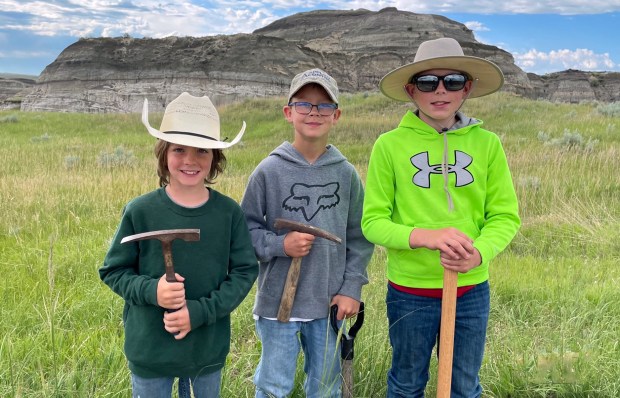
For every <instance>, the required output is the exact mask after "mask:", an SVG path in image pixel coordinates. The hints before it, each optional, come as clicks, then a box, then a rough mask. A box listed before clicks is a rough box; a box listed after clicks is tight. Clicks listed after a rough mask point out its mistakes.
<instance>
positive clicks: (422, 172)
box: [410, 151, 474, 188]
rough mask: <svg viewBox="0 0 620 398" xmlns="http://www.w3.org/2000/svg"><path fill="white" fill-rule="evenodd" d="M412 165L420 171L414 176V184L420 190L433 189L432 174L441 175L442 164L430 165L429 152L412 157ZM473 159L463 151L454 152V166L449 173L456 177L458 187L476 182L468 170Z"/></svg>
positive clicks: (450, 167)
mask: <svg viewBox="0 0 620 398" xmlns="http://www.w3.org/2000/svg"><path fill="white" fill-rule="evenodd" d="M410 160H411V164H412V165H413V166H414V167H415V168H417V169H418V170H419V171H418V172H417V173H415V174H414V175H413V183H414V184H415V185H417V186H418V187H420V188H430V187H431V178H430V177H431V174H441V164H433V165H430V164H428V152H422V153H418V154H417V155H415V156H412V157H411V159H410ZM472 161H473V158H472V157H471V156H469V155H468V154H466V153H465V152H461V151H454V164H449V165H447V166H448V173H454V174H455V175H456V186H457V187H463V186H465V185H468V184H471V183H472V182H473V181H474V176H472V175H471V173H470V172H469V171H468V170H467V166H469V165H470V164H471V162H472Z"/></svg>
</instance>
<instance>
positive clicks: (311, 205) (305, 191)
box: [282, 182, 340, 221]
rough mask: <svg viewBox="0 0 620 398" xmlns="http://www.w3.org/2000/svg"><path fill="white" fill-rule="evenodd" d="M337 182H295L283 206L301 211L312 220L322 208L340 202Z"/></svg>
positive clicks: (306, 217) (327, 207) (307, 219)
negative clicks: (312, 183) (314, 183)
mask: <svg viewBox="0 0 620 398" xmlns="http://www.w3.org/2000/svg"><path fill="white" fill-rule="evenodd" d="M339 188H340V185H339V184H338V183H337V182H331V183H329V184H326V185H306V184H293V186H292V187H291V195H290V196H289V197H287V198H286V199H284V202H282V207H283V208H285V209H286V210H289V211H301V212H302V213H303V215H304V218H305V219H306V221H310V220H312V219H313V218H314V216H316V214H317V213H318V212H319V211H320V210H321V209H329V208H330V207H334V206H336V205H337V204H338V203H340V196H338V189H339Z"/></svg>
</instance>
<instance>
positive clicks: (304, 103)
mask: <svg viewBox="0 0 620 398" xmlns="http://www.w3.org/2000/svg"><path fill="white" fill-rule="evenodd" d="M299 104H301V105H302V106H310V110H309V111H308V113H303V112H299V111H298V110H297V105H299ZM288 106H290V107H293V108H295V112H297V113H299V114H300V115H309V114H311V113H312V109H314V108H315V107H316V111H317V112H318V113H319V115H321V116H331V115H333V114H334V113H336V110H337V109H338V104H335V103H331V102H323V103H320V104H313V103H311V102H307V101H295V102H289V103H288ZM321 109H328V110H331V113H329V114H323V113H321Z"/></svg>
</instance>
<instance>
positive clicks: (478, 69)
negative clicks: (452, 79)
mask: <svg viewBox="0 0 620 398" xmlns="http://www.w3.org/2000/svg"><path fill="white" fill-rule="evenodd" d="M430 69H452V70H457V71H461V72H464V73H467V74H468V75H469V77H470V78H471V79H472V80H473V81H474V84H473V86H472V90H471V93H470V94H469V98H475V97H482V96H484V95H488V94H491V93H494V92H496V91H497V90H499V89H500V88H502V86H503V85H504V74H503V73H502V71H501V69H500V68H499V67H498V66H497V65H495V64H494V63H493V62H491V61H487V60H486V59H484V58H478V57H471V56H468V55H464V54H463V49H462V48H461V45H460V44H459V43H458V42H457V41H456V40H454V39H451V38H448V37H444V38H441V39H435V40H428V41H425V42H423V43H422V44H420V47H418V51H417V52H416V54H415V58H414V59H413V62H412V63H410V64H407V65H404V66H401V67H399V68H396V69H394V70H393V71H391V72H389V73H388V74H387V75H385V76H383V78H382V79H381V81H380V82H379V88H380V89H381V92H382V93H383V94H384V95H385V96H386V97H389V98H392V99H395V100H397V101H404V102H408V101H411V99H410V98H409V95H408V94H407V93H406V92H405V89H404V87H405V85H406V84H408V83H409V81H410V80H411V77H412V76H415V75H417V74H418V73H420V72H424V71H426V70H430Z"/></svg>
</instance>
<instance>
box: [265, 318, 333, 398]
mask: <svg viewBox="0 0 620 398" xmlns="http://www.w3.org/2000/svg"><path fill="white" fill-rule="evenodd" d="M256 331H257V332H258V337H259V338H260V340H261V343H262V352H261V358H260V362H259V363H258V367H257V369H256V373H255V374H254V384H255V385H256V398H267V397H269V398H274V397H275V398H284V397H287V396H288V395H289V394H290V393H291V392H292V391H293V387H294V383H295V373H296V369H297V357H298V356H299V351H300V349H302V350H303V353H304V372H305V373H306V380H305V382H304V391H305V392H306V397H308V398H329V397H340V384H341V379H340V347H339V345H337V344H336V339H337V337H338V336H337V335H336V333H335V332H334V331H333V329H332V328H331V326H330V325H329V318H322V319H315V320H313V321H309V322H287V323H283V322H278V321H275V320H274V321H272V320H268V319H264V318H259V319H258V320H257V321H256Z"/></svg>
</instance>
